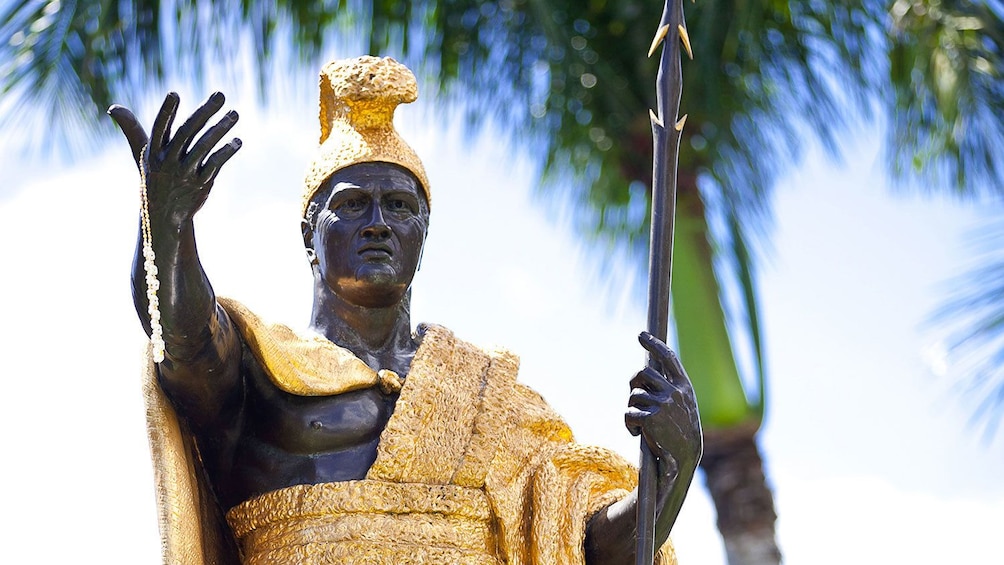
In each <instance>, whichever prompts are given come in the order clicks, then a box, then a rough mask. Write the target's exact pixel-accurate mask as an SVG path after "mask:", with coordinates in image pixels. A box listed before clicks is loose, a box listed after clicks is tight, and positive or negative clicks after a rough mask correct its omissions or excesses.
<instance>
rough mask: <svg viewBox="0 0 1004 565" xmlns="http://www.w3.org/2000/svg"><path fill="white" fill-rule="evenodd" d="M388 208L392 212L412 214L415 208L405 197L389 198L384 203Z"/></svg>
mask: <svg viewBox="0 0 1004 565" xmlns="http://www.w3.org/2000/svg"><path fill="white" fill-rule="evenodd" d="M384 206H386V208H387V210H389V211H391V212H396V213H401V214H405V213H407V214H412V213H414V212H415V210H414V209H413V208H412V206H411V204H410V203H409V202H408V201H407V200H405V199H403V198H388V199H387V201H386V202H385V203H384Z"/></svg>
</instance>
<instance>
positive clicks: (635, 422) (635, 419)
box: [624, 408, 648, 436]
mask: <svg viewBox="0 0 1004 565" xmlns="http://www.w3.org/2000/svg"><path fill="white" fill-rule="evenodd" d="M647 415H648V413H647V412H645V411H643V410H638V409H637V408H630V409H628V411H627V412H625V413H624V426H625V427H626V428H627V429H628V432H630V433H631V435H633V436H636V435H639V434H641V423H642V421H643V420H644V419H645V416H647Z"/></svg>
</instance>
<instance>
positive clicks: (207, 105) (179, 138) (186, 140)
mask: <svg viewBox="0 0 1004 565" xmlns="http://www.w3.org/2000/svg"><path fill="white" fill-rule="evenodd" d="M225 101H226V98H224V96H223V93H222V92H214V93H212V94H211V95H210V96H209V99H208V100H206V101H205V102H203V104H202V105H201V106H199V107H198V109H196V110H195V112H193V113H192V115H191V116H189V117H188V119H187V120H185V123H183V124H181V127H179V128H178V131H177V132H176V133H175V134H174V139H173V140H171V146H170V147H169V148H168V151H167V156H168V158H169V159H178V158H180V157H181V155H182V153H184V152H185V151H187V150H188V146H189V145H191V144H192V140H193V139H195V136H196V135H197V134H198V133H199V130H201V129H202V128H203V127H204V126H205V125H206V122H208V121H209V118H211V117H213V114H215V113H216V112H219V111H220V108H222V107H223V103H224V102H225Z"/></svg>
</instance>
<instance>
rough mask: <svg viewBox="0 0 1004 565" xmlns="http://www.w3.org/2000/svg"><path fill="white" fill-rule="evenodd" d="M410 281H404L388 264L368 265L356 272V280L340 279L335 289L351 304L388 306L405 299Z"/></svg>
mask: <svg viewBox="0 0 1004 565" xmlns="http://www.w3.org/2000/svg"><path fill="white" fill-rule="evenodd" d="M374 267H376V268H374ZM381 267H384V268H381ZM409 283H410V281H402V280H401V277H400V276H399V275H398V273H397V271H395V270H394V269H393V268H390V267H389V266H387V265H376V266H373V265H368V266H366V267H363V268H360V269H359V270H358V271H357V272H356V278H355V279H354V280H348V281H346V280H342V281H339V283H338V285H336V288H335V289H334V290H335V294H338V295H339V296H341V297H342V299H343V300H345V301H347V302H349V303H350V304H355V305H357V306H362V307H364V308H388V307H391V306H395V305H397V304H399V303H400V302H401V300H403V299H404V297H405V294H407V292H408V285H409Z"/></svg>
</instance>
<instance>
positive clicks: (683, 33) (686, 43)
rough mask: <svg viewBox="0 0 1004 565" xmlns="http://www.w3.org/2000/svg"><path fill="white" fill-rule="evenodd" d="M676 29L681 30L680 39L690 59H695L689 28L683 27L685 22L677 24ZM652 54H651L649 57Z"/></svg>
mask: <svg viewBox="0 0 1004 565" xmlns="http://www.w3.org/2000/svg"><path fill="white" fill-rule="evenodd" d="M676 29H677V30H678V31H679V32H680V41H682V42H683V48H684V49H686V50H687V56H688V57H690V60H691V61H693V60H694V51H693V49H691V48H690V34H689V33H687V28H685V27H683V24H680V25H678V26H676ZM651 56H652V55H651V54H649V57H651Z"/></svg>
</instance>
